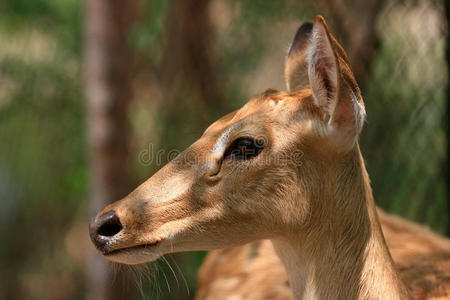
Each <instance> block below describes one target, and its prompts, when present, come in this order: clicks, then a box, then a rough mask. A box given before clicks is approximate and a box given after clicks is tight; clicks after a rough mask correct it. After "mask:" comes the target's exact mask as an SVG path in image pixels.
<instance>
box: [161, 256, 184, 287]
mask: <svg viewBox="0 0 450 300" xmlns="http://www.w3.org/2000/svg"><path fill="white" fill-rule="evenodd" d="M161 258H162V259H163V260H164V261H165V262H166V264H167V265H168V266H169V269H170V270H171V271H172V274H173V277H175V281H176V282H177V287H178V288H180V283H179V282H178V278H177V275H176V274H175V271H174V270H173V269H172V266H171V265H170V264H169V261H168V260H167V259H166V258H165V257H164V256H161Z"/></svg>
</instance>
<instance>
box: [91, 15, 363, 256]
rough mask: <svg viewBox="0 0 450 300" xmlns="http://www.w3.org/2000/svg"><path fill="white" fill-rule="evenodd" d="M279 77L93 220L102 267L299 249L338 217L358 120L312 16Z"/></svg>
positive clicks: (330, 44)
mask: <svg viewBox="0 0 450 300" xmlns="http://www.w3.org/2000/svg"><path fill="white" fill-rule="evenodd" d="M285 74H286V83H287V86H288V91H287V92H279V91H276V90H271V89H270V90H267V91H265V92H263V93H262V94H260V95H258V96H256V97H254V98H252V99H251V100H250V101H249V102H248V103H247V104H245V105H244V106H243V107H242V108H241V109H239V110H237V111H235V112H233V113H230V114H228V115H226V116H224V117H223V118H221V119H219V120H218V121H216V122H215V123H213V124H212V125H211V126H210V127H209V128H208V129H206V131H205V132H204V133H203V135H202V136H201V137H200V138H199V139H198V140H197V141H196V142H195V143H194V144H192V145H191V146H190V147H189V148H188V149H186V150H185V151H184V152H182V153H181V154H180V155H178V156H177V157H176V158H175V159H173V160H172V161H171V162H169V163H168V164H167V165H166V166H164V167H163V168H162V169H160V170H159V171H158V172H157V173H156V174H155V175H153V176H152V177H151V178H150V179H148V180H147V181H145V182H144V183H143V184H142V185H140V186H139V187H138V188H137V189H135V190H134V191H133V192H132V193H131V194H129V195H128V196H127V197H125V198H124V199H122V200H120V201H117V202H115V203H113V204H111V205H108V206H107V207H106V208H104V209H103V211H101V212H100V213H99V214H98V215H97V217H96V218H95V219H94V220H93V221H92V223H91V225H90V234H91V238H92V241H93V243H94V244H95V245H96V247H97V248H98V249H99V250H100V251H101V252H102V253H103V254H104V256H105V257H106V258H107V259H109V260H112V261H117V262H121V263H126V264H138V263H143V262H147V261H153V260H156V259H157V258H158V257H160V256H161V255H164V254H166V253H170V252H180V251H190V250H211V249H217V248H223V247H230V246H235V245H240V244H244V243H247V242H251V241H254V240H258V239H276V238H282V237H285V236H286V237H287V236H289V235H290V234H292V233H293V232H295V233H296V234H302V236H303V237H304V238H305V241H307V239H308V235H309V234H310V232H311V231H312V230H316V229H314V228H316V226H321V225H320V220H323V218H326V216H328V214H329V215H330V216H331V215H333V214H335V213H336V212H335V211H332V210H333V209H337V210H339V209H340V208H339V207H338V204H337V203H335V202H336V200H335V197H334V193H336V187H337V186H338V185H339V181H340V180H341V178H342V177H343V176H344V177H345V171H343V170H345V168H346V167H347V166H348V164H349V162H350V161H351V160H352V159H354V157H359V149H358V143H357V139H358V134H359V133H360V131H361V129H362V125H363V122H364V117H365V112H364V105H363V101H362V98H361V94H360V91H359V88H358V85H357V84H356V82H355V79H354V77H353V75H352V72H351V70H350V66H349V62H348V58H347V56H346V54H345V52H344V50H343V49H342V47H341V46H340V45H339V44H338V43H337V42H336V40H335V39H334V38H333V37H332V36H331V34H330V33H329V32H328V29H327V26H326V24H325V21H324V19H323V18H322V17H320V16H317V17H316V18H315V21H314V24H311V23H306V24H304V25H303V26H302V27H300V29H299V30H298V32H297V34H296V36H295V39H294V41H293V43H292V46H291V48H290V50H289V54H288V58H287V60H286V65H285ZM342 180H344V179H342ZM337 192H338V193H339V190H338V191H337ZM316 220H318V221H316Z"/></svg>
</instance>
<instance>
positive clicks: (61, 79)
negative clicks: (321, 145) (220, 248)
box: [0, 0, 450, 300]
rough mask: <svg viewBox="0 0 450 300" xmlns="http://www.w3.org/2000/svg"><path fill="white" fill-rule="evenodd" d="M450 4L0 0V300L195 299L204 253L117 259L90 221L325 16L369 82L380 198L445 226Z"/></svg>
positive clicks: (423, 0) (277, 78)
mask: <svg viewBox="0 0 450 300" xmlns="http://www.w3.org/2000/svg"><path fill="white" fill-rule="evenodd" d="M445 5H448V4H447V3H445V0H444V1H434V0H417V1H416V0H404V1H400V0H354V1H350V0H332V1H325V0H314V1H309V0H304V1H295V0H280V1H269V0H266V1H264V0H242V1H237V0H171V1H167V0H166V1H164V0H136V1H131V0H128V1H127V0H112V1H111V0H85V1H84V2H80V1H77V0H33V1H29V0H0V299H99V300H101V299H143V298H144V299H192V298H193V297H194V296H195V286H196V273H197V270H198V267H199V265H200V264H201V262H202V259H203V257H204V255H205V253H203V252H198V253H184V254H173V255H166V259H167V263H166V261H164V260H162V261H159V262H157V263H154V264H152V265H151V266H150V271H148V272H147V271H146V272H144V276H142V275H140V274H136V273H135V271H131V270H128V269H127V268H124V267H122V268H117V269H118V270H113V269H114V267H113V266H111V264H109V263H107V262H106V261H105V260H104V259H103V258H102V257H101V256H100V255H99V254H97V253H96V252H95V251H94V249H93V246H92V245H91V244H90V241H89V237H88V221H89V219H90V218H91V217H92V216H93V215H94V214H95V213H96V212H97V211H98V210H100V209H101V208H102V207H104V206H105V205H106V204H107V203H109V202H112V201H115V200H118V199H120V198H121V197H123V196H125V195H126V194H127V193H128V192H130V191H131V190H132V189H133V188H134V187H136V186H137V185H138V184H139V183H141V182H143V181H144V180H145V179H147V178H148V177H150V176H151V175H152V174H153V173H154V172H155V171H156V170H158V169H159V168H160V167H161V164H158V163H155V159H154V158H155V157H154V156H155V155H156V153H157V151H158V150H160V149H165V150H166V151H169V150H170V149H178V150H183V149H184V148H185V147H187V146H188V145H190V144H191V143H192V142H194V141H195V140H196V139H197V138H198V137H199V136H200V135H201V133H202V132H203V130H204V129H205V128H206V127H207V125H208V124H210V123H211V122H212V121H214V120H216V119H217V118H218V117H220V116H222V115H224V114H225V113H227V112H230V111H232V110H235V109H237V108H239V107H240V106H241V105H243V104H244V103H245V102H246V101H247V100H248V99H249V98H250V97H251V96H252V95H254V94H255V93H259V92H262V91H263V90H265V89H266V88H269V87H272V88H277V89H284V81H283V67H284V58H285V55H286V52H287V49H288V47H289V43H290V42H291V39H292V38H293V36H294V34H295V31H296V29H297V28H298V26H299V25H301V24H302V22H305V21H311V20H313V18H314V16H315V15H316V14H318V13H320V14H322V15H323V16H324V17H325V19H326V20H327V22H328V25H329V27H330V29H331V31H332V33H333V34H334V35H335V36H336V37H337V38H338V40H339V41H340V42H341V43H342V44H343V46H344V48H345V49H346V50H347V53H348V54H349V57H350V60H351V64H352V67H353V70H354V72H355V75H356V77H357V80H358V82H359V84H360V86H361V88H362V91H363V97H364V100H365V103H366V108H367V114H368V122H367V124H366V126H365V129H364V131H363V133H362V136H361V146H362V151H363V155H364V157H365V159H366V161H367V167H368V170H369V174H370V175H371V179H372V185H373V189H374V194H375V199H376V201H377V203H378V205H379V206H381V207H382V208H384V209H385V210H387V211H389V212H391V213H395V214H398V215H402V216H404V217H406V218H408V219H411V220H414V221H417V222H420V223H423V224H426V225H427V226H429V227H431V228H432V229H433V230H435V231H437V232H439V233H441V234H444V235H447V236H448V235H449V233H450V231H449V228H450V227H449V196H448V191H447V186H446V182H447V180H446V178H448V169H447V168H448V164H447V163H448V161H447V138H448V136H447V129H448V119H447V116H448V106H447V103H448V102H447V101H448V82H449V80H448V57H447V58H446V51H448V46H447V45H448V23H447V17H448V14H447V16H446V11H447V12H448V7H447V10H446V7H445ZM164 153H167V152H164ZM168 159H170V157H167V156H164V155H163V156H162V160H163V161H162V163H165V161H167V160H168ZM168 263H169V264H170V265H171V266H170V267H169V265H168ZM136 278H137V279H136ZM185 282H186V283H185ZM188 290H189V291H188Z"/></svg>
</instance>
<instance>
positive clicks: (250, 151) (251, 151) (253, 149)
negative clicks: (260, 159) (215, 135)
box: [223, 137, 264, 159]
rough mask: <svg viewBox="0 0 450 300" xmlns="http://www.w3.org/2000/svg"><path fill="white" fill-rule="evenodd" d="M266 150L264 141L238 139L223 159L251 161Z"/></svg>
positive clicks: (246, 138) (245, 138) (247, 138)
mask: <svg viewBox="0 0 450 300" xmlns="http://www.w3.org/2000/svg"><path fill="white" fill-rule="evenodd" d="M263 148H264V141H263V140H261V139H252V138H249V137H242V138H238V139H236V140H235V141H234V142H233V143H232V144H231V145H230V146H229V147H228V149H227V150H226V151H225V154H224V156H223V159H227V158H231V159H250V158H252V157H255V156H257V155H258V154H259V153H261V151H262V150H263Z"/></svg>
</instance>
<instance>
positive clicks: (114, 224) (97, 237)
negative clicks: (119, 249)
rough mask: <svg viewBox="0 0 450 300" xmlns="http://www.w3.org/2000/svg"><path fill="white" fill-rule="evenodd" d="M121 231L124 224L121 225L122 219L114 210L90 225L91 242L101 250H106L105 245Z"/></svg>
mask: <svg viewBox="0 0 450 300" xmlns="http://www.w3.org/2000/svg"><path fill="white" fill-rule="evenodd" d="M121 230H122V224H121V223H120V219H119V217H118V216H117V215H116V212H115V211H113V210H110V211H108V212H107V213H105V214H103V215H101V216H100V217H98V218H96V219H94V220H92V221H91V224H90V225H89V234H90V236H91V240H92V242H94V244H95V246H96V247H97V248H98V249H100V250H104V249H103V248H104V246H105V244H106V243H107V242H108V241H109V240H111V238H112V237H113V236H115V235H116V234H118V233H119V232H120V231H121Z"/></svg>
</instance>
